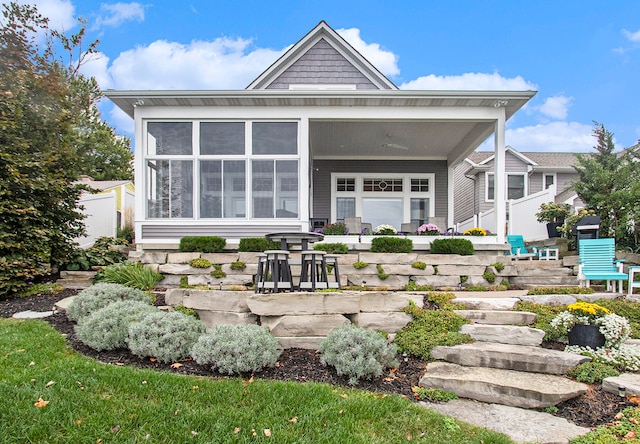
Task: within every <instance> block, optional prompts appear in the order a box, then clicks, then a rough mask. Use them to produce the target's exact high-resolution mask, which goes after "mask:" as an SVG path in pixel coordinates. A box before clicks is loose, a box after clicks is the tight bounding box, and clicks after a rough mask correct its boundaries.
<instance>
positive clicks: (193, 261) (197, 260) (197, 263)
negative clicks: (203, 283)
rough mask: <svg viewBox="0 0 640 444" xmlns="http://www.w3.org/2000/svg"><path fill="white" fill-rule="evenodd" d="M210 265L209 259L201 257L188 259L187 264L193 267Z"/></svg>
mask: <svg viewBox="0 0 640 444" xmlns="http://www.w3.org/2000/svg"><path fill="white" fill-rule="evenodd" d="M211 265H212V264H211V261H210V260H208V259H205V258H203V257H197V258H195V259H191V261H189V266H191V267H193V268H209V267H210V266H211Z"/></svg>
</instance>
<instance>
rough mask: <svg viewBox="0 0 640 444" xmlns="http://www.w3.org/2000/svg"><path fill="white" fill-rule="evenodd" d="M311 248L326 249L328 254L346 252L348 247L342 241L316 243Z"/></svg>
mask: <svg viewBox="0 0 640 444" xmlns="http://www.w3.org/2000/svg"><path fill="white" fill-rule="evenodd" d="M313 249H314V250H318V251H326V252H327V253H329V254H347V253H348V252H349V247H348V246H347V244H345V243H343V242H335V243H324V244H316V245H314V246H313Z"/></svg>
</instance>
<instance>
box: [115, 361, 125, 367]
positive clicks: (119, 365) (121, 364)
mask: <svg viewBox="0 0 640 444" xmlns="http://www.w3.org/2000/svg"><path fill="white" fill-rule="evenodd" d="M116 365H117V366H118V367H122V366H123V365H124V363H122V362H116Z"/></svg>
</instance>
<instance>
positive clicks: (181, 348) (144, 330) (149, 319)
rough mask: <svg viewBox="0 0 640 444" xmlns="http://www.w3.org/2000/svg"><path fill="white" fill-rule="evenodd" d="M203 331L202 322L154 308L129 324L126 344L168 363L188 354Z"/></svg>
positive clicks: (135, 351)
mask: <svg viewBox="0 0 640 444" xmlns="http://www.w3.org/2000/svg"><path fill="white" fill-rule="evenodd" d="M205 332H206V328H205V326H204V324H203V323H202V322H200V321H199V320H197V319H195V318H194V317H192V316H187V315H184V314H182V313H179V312H177V311H172V312H168V313H165V312H163V311H156V312H153V313H148V314H145V315H144V316H142V317H141V318H140V320H139V321H138V322H134V323H133V324H131V325H130V326H129V337H128V339H127V343H128V344H129V350H131V353H133V354H134V355H138V356H142V357H146V356H149V357H155V358H156V359H158V361H160V362H165V363H169V362H176V361H178V360H180V359H182V358H186V357H188V356H189V352H190V351H191V347H193V345H194V344H195V343H196V341H197V340H198V338H199V337H200V336H201V335H203V334H204V333H205Z"/></svg>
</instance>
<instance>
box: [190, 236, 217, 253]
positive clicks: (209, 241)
mask: <svg viewBox="0 0 640 444" xmlns="http://www.w3.org/2000/svg"><path fill="white" fill-rule="evenodd" d="M226 244H227V241H226V239H224V238H222V237H218V236H185V237H183V238H182V239H180V251H182V252H187V253H188V252H199V253H222V252H223V251H224V247H225V245H226Z"/></svg>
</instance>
